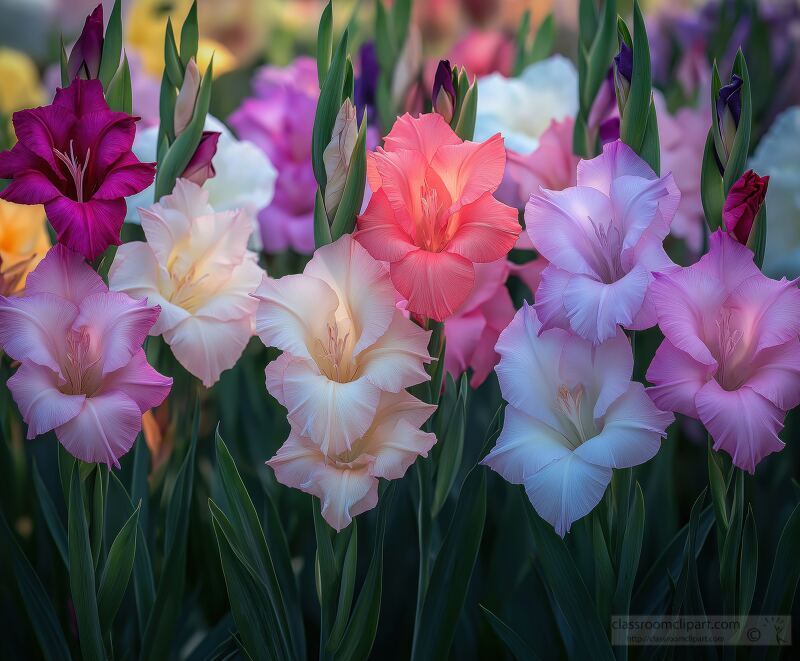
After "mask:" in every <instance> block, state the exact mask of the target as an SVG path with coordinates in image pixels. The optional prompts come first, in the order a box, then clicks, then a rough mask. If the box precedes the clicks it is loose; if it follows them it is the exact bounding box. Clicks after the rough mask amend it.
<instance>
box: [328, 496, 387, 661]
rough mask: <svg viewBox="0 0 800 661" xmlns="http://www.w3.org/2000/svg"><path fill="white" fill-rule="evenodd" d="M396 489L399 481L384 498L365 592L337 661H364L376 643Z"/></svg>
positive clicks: (357, 605)
mask: <svg viewBox="0 0 800 661" xmlns="http://www.w3.org/2000/svg"><path fill="white" fill-rule="evenodd" d="M396 485H397V482H396V481H393V482H391V483H390V484H389V486H388V487H387V488H386V489H385V490H384V492H383V494H382V495H381V499H380V505H379V506H378V523H377V525H376V526H375V544H374V546H373V548H372V558H371V560H370V563H369V568H368V569H367V575H366V577H365V578H364V583H363V584H362V586H361V591H360V592H359V593H358V599H357V600H356V606H355V608H354V609H353V614H352V615H351V617H350V622H349V623H348V625H347V629H346V631H345V634H344V637H343V638H342V644H341V646H340V647H339V649H338V650H336V659H337V660H339V661H361V659H367V658H369V654H370V651H371V650H372V645H373V643H374V642H375V633H376V632H377V630H378V618H379V617H380V613H381V596H382V593H383V541H384V537H385V535H386V522H387V520H388V518H389V512H390V511H391V508H392V501H393V500H394V494H395V489H396Z"/></svg>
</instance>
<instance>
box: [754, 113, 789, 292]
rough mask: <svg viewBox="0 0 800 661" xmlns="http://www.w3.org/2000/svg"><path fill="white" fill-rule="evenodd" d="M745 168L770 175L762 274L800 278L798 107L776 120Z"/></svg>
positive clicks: (774, 276)
mask: <svg viewBox="0 0 800 661" xmlns="http://www.w3.org/2000/svg"><path fill="white" fill-rule="evenodd" d="M748 167H750V168H752V169H753V170H755V172H756V174H758V175H760V176H762V177H763V176H766V175H769V188H768V189H767V247H766V250H765V253H764V272H765V273H766V274H767V275H768V276H770V277H772V278H779V277H782V276H786V277H788V278H796V277H798V276H800V106H795V107H794V108H789V109H788V110H786V111H784V112H783V113H782V114H780V115H779V116H778V117H777V118H776V119H775V121H774V122H773V124H772V126H771V127H770V129H769V131H768V132H767V134H766V135H765V136H764V137H763V138H762V139H761V142H760V143H759V145H758V148H757V149H756V152H755V154H754V155H753V158H752V160H751V161H750V165H749V166H748Z"/></svg>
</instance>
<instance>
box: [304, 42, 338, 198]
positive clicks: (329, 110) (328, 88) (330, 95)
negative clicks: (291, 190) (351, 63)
mask: <svg viewBox="0 0 800 661" xmlns="http://www.w3.org/2000/svg"><path fill="white" fill-rule="evenodd" d="M346 58H347V30H345V32H344V34H342V38H341V40H340V41H339V45H338V46H337V48H336V53H334V55H333V59H332V60H331V66H330V69H329V70H328V74H327V76H325V82H324V83H323V84H322V88H321V89H320V93H319V100H318V101H317V110H316V113H315V115H314V128H313V130H312V132H311V165H312V167H313V168H314V177H315V178H316V180H317V183H318V184H319V187H320V188H321V189H322V190H323V191H324V190H325V185H326V184H327V182H328V178H327V174H326V173H325V163H324V162H323V160H322V153H323V152H324V151H325V147H327V146H328V143H329V142H330V141H331V134H332V133H333V125H334V123H335V122H336V115H337V113H338V112H339V108H341V106H342V88H343V86H344V77H345V60H346Z"/></svg>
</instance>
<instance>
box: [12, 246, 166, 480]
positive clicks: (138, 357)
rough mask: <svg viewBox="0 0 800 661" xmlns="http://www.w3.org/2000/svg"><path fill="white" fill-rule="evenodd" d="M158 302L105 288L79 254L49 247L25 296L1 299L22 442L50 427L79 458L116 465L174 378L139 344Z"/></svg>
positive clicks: (154, 318)
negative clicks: (24, 434) (24, 433)
mask: <svg viewBox="0 0 800 661" xmlns="http://www.w3.org/2000/svg"><path fill="white" fill-rule="evenodd" d="M158 312H159V309H158V306H155V307H150V306H148V305H147V302H146V301H137V300H134V299H132V298H131V297H129V296H127V295H126V294H121V293H117V292H109V290H108V287H106V285H105V284H104V283H103V281H102V279H101V278H100V276H99V275H97V273H95V272H94V271H93V270H92V269H91V268H90V267H89V266H88V265H87V264H86V263H85V262H84V261H83V259H82V258H81V257H80V256H79V255H78V254H76V253H74V252H71V251H70V250H68V249H67V248H65V247H64V246H63V245H56V246H54V247H53V248H51V249H50V251H49V252H48V253H47V255H46V256H45V258H44V259H43V260H42V261H41V262H40V263H39V265H38V266H37V267H36V269H35V270H34V271H32V272H31V273H30V274H29V275H28V280H27V284H26V289H25V294H24V295H23V296H19V297H14V298H5V297H0V346H1V347H2V349H3V351H5V352H6V353H7V354H8V355H9V356H11V358H13V359H14V360H18V361H20V366H19V369H17V371H16V373H15V374H14V375H13V376H12V377H11V378H10V379H9V380H8V388H9V390H10V391H11V394H12V396H13V397H14V401H15V402H16V403H17V406H18V407H19V410H20V413H21V414H22V418H23V419H24V420H25V422H26V423H27V425H28V438H34V437H36V436H38V435H40V434H44V433H46V432H48V431H50V430H55V433H56V436H57V437H58V440H59V441H60V443H61V445H63V446H64V448H66V450H67V451H68V452H69V453H70V454H72V455H73V456H75V457H77V458H78V459H80V460H81V461H88V462H97V463H105V464H108V465H109V466H119V458H120V457H121V456H122V455H124V454H125V453H126V452H127V451H128V450H130V448H131V446H132V445H133V442H134V440H135V439H136V435H137V434H138V433H139V432H140V431H141V428H142V414H143V413H144V412H145V411H147V410H148V409H150V408H152V407H154V406H158V405H159V404H161V402H163V401H164V399H165V398H166V396H167V394H168V393H169V390H170V386H171V384H172V379H169V378H167V377H164V376H162V375H161V374H159V373H158V372H156V371H155V370H154V369H153V368H152V367H150V365H149V364H148V362H147V358H146V356H145V354H144V351H143V350H142V342H143V341H144V339H145V337H147V333H148V332H149V331H150V328H151V327H152V325H153V323H155V320H156V318H157V317H158Z"/></svg>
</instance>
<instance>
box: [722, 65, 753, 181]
mask: <svg viewBox="0 0 800 661" xmlns="http://www.w3.org/2000/svg"><path fill="white" fill-rule="evenodd" d="M733 73H735V74H738V75H739V76H741V78H742V88H741V90H740V97H741V102H742V109H741V114H740V115H739V126H738V127H737V129H736V137H735V138H734V139H733V146H732V147H731V153H730V155H729V157H728V162H727V164H726V165H725V174H724V176H723V190H724V191H725V194H726V195H727V194H728V191H729V190H730V189H731V186H733V184H734V183H736V180H737V179H739V177H741V176H742V175H743V174H744V171H745V168H746V167H747V155H748V153H749V151H750V132H751V131H750V125H751V123H752V117H753V106H752V100H751V96H750V74H749V73H748V72H747V63H746V62H745V59H744V54H743V53H742V50H741V49H739V51H738V52H737V53H736V59H735V60H734V63H733ZM714 98H716V97H714Z"/></svg>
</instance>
